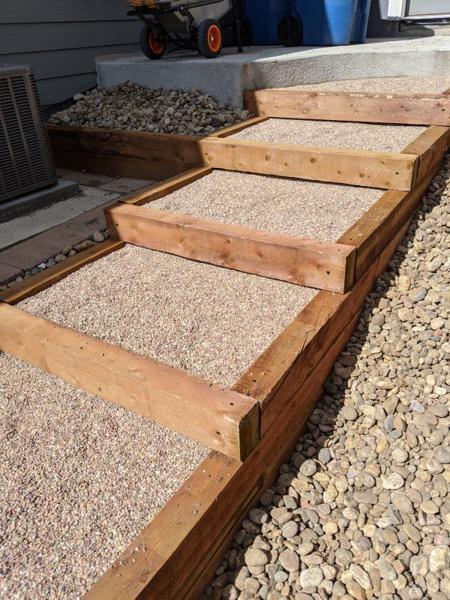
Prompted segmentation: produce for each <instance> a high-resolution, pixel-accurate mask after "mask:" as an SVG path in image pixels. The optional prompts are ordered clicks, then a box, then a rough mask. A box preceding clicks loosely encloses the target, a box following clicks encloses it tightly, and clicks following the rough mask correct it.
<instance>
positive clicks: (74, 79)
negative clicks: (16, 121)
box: [0, 0, 142, 104]
mask: <svg viewBox="0 0 450 600" xmlns="http://www.w3.org/2000/svg"><path fill="white" fill-rule="evenodd" d="M0 3H1V9H0V63H7V64H18V63H20V64H29V65H30V66H31V67H32V68H33V72H34V75H35V78H36V81H37V85H38V90H39V94H40V97H41V101H42V103H43V104H53V103H56V102H60V101H62V100H65V99H67V98H69V97H71V96H73V95H74V94H75V93H77V92H80V91H83V90H85V89H88V88H90V87H93V86H94V85H95V84H96V74H95V57H96V56H98V55H101V54H118V53H129V52H135V51H137V50H138V49H139V48H138V43H137V41H138V39H139V32H140V29H141V26H142V24H141V22H140V21H138V20H137V19H135V18H132V17H127V15H126V12H127V10H128V7H127V4H126V2H125V0H58V1H56V2H55V1H54V0H0Z"/></svg>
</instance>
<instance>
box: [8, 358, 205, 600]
mask: <svg viewBox="0 0 450 600" xmlns="http://www.w3.org/2000/svg"><path fill="white" fill-rule="evenodd" d="M0 447H1V452H0V488H1V494H0V597H1V598H5V599H6V598H8V600H13V599H17V600H18V599H21V600H22V599H30V600H31V599H35V598H49V599H55V600H56V599H57V600H60V599H62V598H64V599H65V600H66V599H67V600H71V599H78V598H81V597H82V596H83V595H84V593H85V592H86V591H87V590H88V589H89V588H90V587H92V585H93V584H94V583H95V581H96V580H97V579H98V578H99V577H100V576H101V575H102V574H103V572H104V571H106V570H107V569H108V568H109V567H110V566H111V564H112V562H113V561H114V560H115V559H116V558H117V557H118V556H119V555H120V553H121V552H122V551H123V550H124V549H125V548H126V546H127V545H128V544H129V543H130V542H131V541H132V540H133V539H134V537H135V536H136V535H137V534H138V533H139V531H140V530H141V529H142V528H143V527H145V526H146V525H147V524H148V523H149V522H150V521H151V519H152V518H153V517H154V516H155V515H156V514H157V512H158V511H159V510H160V509H161V508H162V507H163V506H164V505H165V504H166V502H167V501H168V500H169V499H170V497H171V496H172V495H173V493H175V492H176V490H177V489H179V487H180V486H181V485H182V483H183V482H184V481H185V479H187V478H188V476H189V475H190V474H191V472H192V471H193V470H194V469H195V468H196V466H197V465H198V464H199V463H200V462H201V460H202V459H203V458H204V457H205V456H206V454H207V449H206V448H204V447H203V446H200V445H199V444H197V443H196V442H193V441H192V440H189V439H187V438H185V437H183V436H181V435H179V434H177V433H174V432H172V431H170V430H168V429H165V428H163V427H161V426H159V425H156V424H155V423H152V422H151V421H148V420H146V419H144V418H143V417H139V416H138V415H136V414H134V413H131V412H129V411H127V410H125V409H122V408H120V407H117V406H116V405H114V404H112V403H109V402H106V401H103V400H101V399H99V398H97V397H95V396H92V395H91V394H88V393H85V392H83V391H80V390H78V389H76V388H75V387H73V386H71V385H69V384H66V383H64V382H63V381H61V380H60V379H57V378H56V377H53V376H51V375H49V374H47V373H45V372H44V371H41V370H39V369H35V368H33V367H31V366H29V365H26V364H24V363H22V362H20V361H18V360H17V359H15V358H13V357H11V356H9V355H6V354H0Z"/></svg>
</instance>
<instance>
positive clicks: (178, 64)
mask: <svg viewBox="0 0 450 600" xmlns="http://www.w3.org/2000/svg"><path fill="white" fill-rule="evenodd" d="M449 60H450V38H449V37H444V36H439V37H429V38H422V39H406V40H405V39H396V40H369V41H368V42H367V43H366V44H358V45H354V46H335V47H317V48H308V47H299V48H284V47H266V48H259V47H253V48H247V49H246V51H245V52H244V53H243V54H237V53H236V51H235V50H234V49H233V48H229V49H226V50H225V51H224V53H223V54H222V55H221V56H220V57H219V58H217V59H214V60H212V59H206V58H203V57H201V56H199V55H197V54H192V53H190V54H188V53H184V54H177V55H169V56H168V57H166V58H163V59H162V60H159V61H151V60H149V59H148V58H146V57H145V56H143V54H141V53H139V54H121V55H110V56H100V57H98V58H97V79H98V84H99V85H100V86H101V87H107V88H108V87H112V86H114V85H118V84H119V83H123V82H124V81H130V80H131V81H133V82H135V83H139V84H141V85H146V86H148V87H152V88H164V89H173V88H178V89H184V90H188V89H190V88H192V87H196V88H198V89H200V90H202V91H205V92H207V93H209V94H211V95H212V96H214V97H215V98H216V99H217V100H219V102H222V103H223V104H231V105H234V106H242V92H243V91H244V90H254V89H260V88H273V87H289V86H294V85H300V84H309V83H322V82H325V81H332V80H343V79H354V78H355V74H358V76H360V77H362V78H367V77H419V76H429V77H431V76H445V75H448V65H449Z"/></svg>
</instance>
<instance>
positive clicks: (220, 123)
mask: <svg viewBox="0 0 450 600" xmlns="http://www.w3.org/2000/svg"><path fill="white" fill-rule="evenodd" d="M74 100H76V102H75V104H73V105H72V106H71V107H70V108H68V109H66V110H63V111H60V112H57V113H55V114H53V115H52V116H51V117H50V119H49V123H52V124H54V125H65V126H69V127H101V128H110V129H124V130H127V131H148V132H151V133H172V134H178V135H195V136H204V135H208V134H210V133H212V132H214V131H216V130H217V129H221V128H223V127H227V126H229V125H234V124H235V123H241V122H242V121H245V120H246V119H248V118H249V116H250V113H249V112H248V111H246V110H241V109H238V108H233V107H225V106H222V105H221V104H219V103H218V102H217V101H216V100H214V98H212V97H211V96H209V95H208V94H206V93H204V92H201V91H199V90H197V89H195V88H193V89H191V90H189V91H182V90H162V89H157V90H154V89H150V88H147V87H145V86H142V85H139V84H137V83H132V82H130V81H128V82H126V83H122V84H121V85H118V86H115V87H113V88H111V89H103V88H95V89H93V90H91V91H89V92H86V93H85V94H77V95H76V96H74Z"/></svg>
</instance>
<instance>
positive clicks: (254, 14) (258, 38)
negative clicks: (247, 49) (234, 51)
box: [245, 0, 291, 46]
mask: <svg viewBox="0 0 450 600" xmlns="http://www.w3.org/2000/svg"><path fill="white" fill-rule="evenodd" d="M245 4H246V7H245V12H246V15H247V18H248V19H249V21H250V23H251V28H252V40H253V44H255V45H257V46H273V45H276V44H279V43H280V41H279V39H278V26H279V24H280V22H281V20H282V19H284V18H285V17H287V16H288V15H290V14H291V0H246V3H245Z"/></svg>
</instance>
